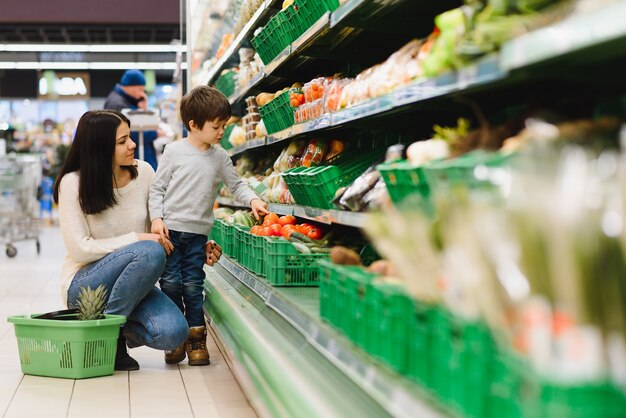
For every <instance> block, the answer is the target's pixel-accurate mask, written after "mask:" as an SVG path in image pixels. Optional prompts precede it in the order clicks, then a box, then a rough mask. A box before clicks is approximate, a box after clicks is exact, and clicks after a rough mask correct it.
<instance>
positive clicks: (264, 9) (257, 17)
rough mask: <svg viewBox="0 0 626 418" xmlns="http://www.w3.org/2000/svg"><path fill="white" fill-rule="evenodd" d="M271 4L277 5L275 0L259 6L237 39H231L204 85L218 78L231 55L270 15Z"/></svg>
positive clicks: (208, 74)
mask: <svg viewBox="0 0 626 418" xmlns="http://www.w3.org/2000/svg"><path fill="white" fill-rule="evenodd" d="M273 3H277V0H265V1H264V2H263V4H261V5H260V6H259V8H258V9H257V11H256V12H255V13H254V15H252V17H251V18H250V20H249V21H248V23H246V25H245V26H244V27H243V29H241V31H240V32H239V34H238V35H237V37H236V38H235V39H233V42H232V43H231V44H230V46H229V47H228V49H227V50H226V51H225V52H224V55H222V57H221V58H220V59H219V60H217V62H216V63H215V64H214V65H213V66H212V67H211V69H210V70H209V72H208V73H207V75H206V77H205V80H206V83H205V84H209V83H211V82H212V81H213V79H215V78H216V77H217V76H219V74H220V73H221V71H222V69H223V68H224V66H225V65H226V63H227V62H229V61H230V59H231V58H232V57H233V55H235V54H236V53H237V51H238V50H239V48H240V47H241V45H242V44H243V42H244V40H245V39H246V38H248V37H249V36H250V34H252V32H254V30H255V29H256V28H257V26H258V25H259V22H260V21H261V20H262V19H263V18H264V17H265V16H266V15H268V14H269V13H271V11H272V9H271V6H272V4H273Z"/></svg>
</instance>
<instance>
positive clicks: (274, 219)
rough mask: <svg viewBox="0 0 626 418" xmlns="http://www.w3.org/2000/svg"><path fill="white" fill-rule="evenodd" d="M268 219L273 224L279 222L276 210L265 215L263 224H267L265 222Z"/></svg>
mask: <svg viewBox="0 0 626 418" xmlns="http://www.w3.org/2000/svg"><path fill="white" fill-rule="evenodd" d="M267 221H270V222H271V224H275V223H277V222H278V215H276V214H275V213H274V212H270V213H268V214H267V215H265V219H264V220H263V224H265V222H267ZM271 224H270V225H271Z"/></svg>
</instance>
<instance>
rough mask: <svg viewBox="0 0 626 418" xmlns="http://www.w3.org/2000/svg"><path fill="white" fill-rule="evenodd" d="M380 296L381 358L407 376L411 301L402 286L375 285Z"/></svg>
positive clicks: (411, 314)
mask: <svg viewBox="0 0 626 418" xmlns="http://www.w3.org/2000/svg"><path fill="white" fill-rule="evenodd" d="M374 287H375V288H376V289H377V292H378V293H380V294H382V302H383V303H382V315H381V316H380V317H379V319H378V321H379V333H380V339H381V340H382V346H381V356H382V358H383V359H384V360H385V361H386V362H387V363H389V365H390V366H391V367H393V368H394V369H396V370H397V371H398V372H400V373H402V374H408V348H409V334H410V332H411V330H412V329H411V321H412V319H413V300H412V299H411V297H410V296H409V295H408V294H407V293H406V290H405V288H404V287H402V286H398V285H394V284H386V283H381V284H376V286H374Z"/></svg>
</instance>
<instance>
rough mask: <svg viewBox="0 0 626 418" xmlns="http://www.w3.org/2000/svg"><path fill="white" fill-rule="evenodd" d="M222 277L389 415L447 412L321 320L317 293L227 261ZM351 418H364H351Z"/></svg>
mask: <svg viewBox="0 0 626 418" xmlns="http://www.w3.org/2000/svg"><path fill="white" fill-rule="evenodd" d="M215 270H216V271H217V272H218V273H219V274H220V276H222V277H228V276H231V277H232V278H233V279H236V280H237V281H239V282H240V283H243V284H244V285H245V286H246V287H247V288H248V289H250V290H251V291H252V292H254V293H255V294H256V295H257V296H258V297H259V298H260V299H261V300H263V301H264V303H265V304H266V305H267V306H268V307H269V308H271V309H272V310H273V311H274V312H276V313H277V314H278V315H280V316H281V317H282V318H283V319H284V320H286V321H287V322H288V323H289V324H291V325H292V326H293V327H294V328H295V329H296V330H297V331H298V332H300V333H301V334H302V336H303V337H304V338H305V339H306V341H307V343H308V344H310V345H311V346H312V347H313V348H315V350H316V351H317V352H319V353H320V354H321V355H323V356H324V357H325V358H326V359H327V360H328V361H329V362H331V363H332V364H333V365H334V366H335V367H337V368H338V369H339V370H341V371H342V372H343V373H345V375H347V376H348V377H349V378H350V379H351V380H352V381H353V382H354V384H355V385H356V386H357V387H359V388H360V389H361V390H363V391H365V392H366V393H368V394H369V395H370V396H371V397H372V398H373V399H375V400H376V401H377V402H378V403H379V405H380V406H382V407H383V408H384V409H385V411H386V412H387V413H388V414H389V415H393V416H397V417H415V416H419V417H439V416H445V412H444V411H443V410H442V409H440V407H438V406H437V404H436V403H435V401H434V400H433V399H432V398H430V397H429V396H428V395H427V394H426V393H425V392H424V391H422V390H421V388H420V387H418V386H417V385H416V384H413V383H412V382H410V381H409V380H407V379H405V378H403V377H401V376H399V375H398V374H396V373H395V372H393V371H391V370H390V369H388V368H387V367H386V366H384V365H382V364H381V363H378V362H377V361H375V360H373V359H371V358H370V357H369V356H368V355H366V354H365V353H363V352H362V351H360V350H358V349H356V348H355V346H354V345H353V344H352V343H351V342H350V341H349V340H347V339H346V338H345V337H344V336H342V335H341V334H339V333H338V332H337V331H336V330H334V329H333V328H332V327H331V326H329V325H328V324H326V323H324V322H323V321H322V320H321V318H320V317H319V313H318V311H319V290H318V289H316V288H304V289H303V288H275V287H272V286H271V285H269V284H268V283H267V282H266V281H265V280H264V279H262V278H259V277H258V276H256V275H254V274H252V273H250V272H249V271H247V270H246V269H244V268H242V267H241V266H240V265H239V264H237V263H236V262H235V261H233V260H231V259H230V258H228V257H222V258H221V259H220V261H219V263H218V264H217V266H216V267H215ZM350 415H351V416H360V415H358V414H355V413H351V414H350Z"/></svg>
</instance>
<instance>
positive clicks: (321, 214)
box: [216, 196, 367, 228]
mask: <svg viewBox="0 0 626 418" xmlns="http://www.w3.org/2000/svg"><path fill="white" fill-rule="evenodd" d="M216 202H217V203H219V204H220V205H223V206H232V207H237V208H238V207H242V208H243V207H248V206H247V205H244V204H243V203H241V202H237V201H236V200H234V199H233V198H232V197H223V196H219V197H218V198H217V199H216ZM269 210H270V212H274V213H277V214H279V215H293V216H297V217H299V218H303V219H309V220H311V221H316V222H320V223H324V224H328V225H330V224H338V225H346V226H353V227H355V228H362V227H363V225H365V221H366V219H367V214H365V213H360V212H348V211H342V210H335V209H319V208H312V207H309V206H299V205H284V204H281V203H270V204H269Z"/></svg>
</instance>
